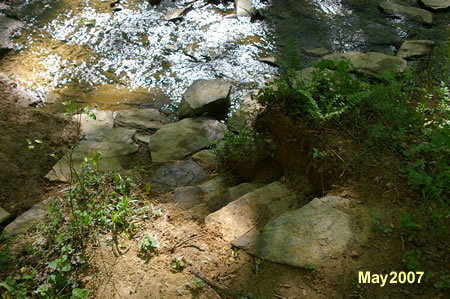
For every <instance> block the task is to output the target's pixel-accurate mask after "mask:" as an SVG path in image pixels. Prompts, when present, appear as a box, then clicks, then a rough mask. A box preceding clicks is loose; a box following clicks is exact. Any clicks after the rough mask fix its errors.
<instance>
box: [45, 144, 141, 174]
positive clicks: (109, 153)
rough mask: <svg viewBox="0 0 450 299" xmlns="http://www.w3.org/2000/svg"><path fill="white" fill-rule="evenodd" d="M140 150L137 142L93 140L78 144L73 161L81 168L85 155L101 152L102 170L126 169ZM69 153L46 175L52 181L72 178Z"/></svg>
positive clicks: (76, 166)
mask: <svg viewBox="0 0 450 299" xmlns="http://www.w3.org/2000/svg"><path fill="white" fill-rule="evenodd" d="M137 151H138V146H137V144H126V143H110V142H93V141H86V142H83V143H80V144H79V145H77V146H76V147H75V148H74V150H73V153H72V163H73V167H74V169H75V170H76V171H79V170H80V166H81V163H83V161H84V158H85V157H90V156H92V154H93V153H96V152H98V153H101V156H100V159H99V160H98V162H97V166H96V167H98V169H100V170H103V171H104V170H120V169H125V168H126V167H127V166H130V164H129V158H130V156H131V155H132V154H134V153H136V152H137ZM69 158H70V154H69V153H67V154H66V155H64V157H63V158H62V159H61V160H59V161H58V162H57V163H56V164H55V165H54V166H53V168H52V170H50V171H49V173H47V175H46V176H45V177H46V178H47V179H49V180H50V181H62V182H68V181H70V179H71V173H70V167H69V166H70V165H69V160H70V159H69Z"/></svg>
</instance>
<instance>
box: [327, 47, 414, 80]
mask: <svg viewBox="0 0 450 299" xmlns="http://www.w3.org/2000/svg"><path fill="white" fill-rule="evenodd" d="M322 59H329V60H334V61H339V60H347V59H348V60H350V63H351V64H352V65H353V68H354V70H355V72H358V73H361V74H367V75H371V76H377V75H382V74H383V73H384V72H385V71H388V70H393V71H396V72H404V71H405V70H406V67H407V66H408V63H407V62H406V60H404V59H403V58H400V57H395V56H390V55H386V54H383V53H377V52H369V53H361V52H346V53H334V54H330V55H325V56H324V57H323V58H322Z"/></svg>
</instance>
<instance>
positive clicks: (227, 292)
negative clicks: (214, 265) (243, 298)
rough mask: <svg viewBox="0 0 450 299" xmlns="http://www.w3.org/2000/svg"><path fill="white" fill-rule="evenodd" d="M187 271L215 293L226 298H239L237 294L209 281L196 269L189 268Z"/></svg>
mask: <svg viewBox="0 0 450 299" xmlns="http://www.w3.org/2000/svg"><path fill="white" fill-rule="evenodd" d="M189 271H190V272H191V273H192V274H194V275H195V276H197V277H198V278H200V279H201V280H203V281H204V282H205V283H207V284H208V285H209V286H210V287H212V288H213V289H215V290H216V291H218V292H222V293H223V294H225V295H227V296H231V297H233V298H239V293H237V292H234V291H232V290H230V289H229V288H227V287H225V286H223V285H221V284H219V283H217V282H215V281H214V280H212V279H209V278H208V277H206V276H205V275H204V274H203V273H202V272H200V271H199V270H198V269H197V268H196V267H191V269H190V270H189Z"/></svg>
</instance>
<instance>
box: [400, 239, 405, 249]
mask: <svg viewBox="0 0 450 299" xmlns="http://www.w3.org/2000/svg"><path fill="white" fill-rule="evenodd" d="M400 239H401V240H402V250H403V251H405V240H404V239H403V236H400Z"/></svg>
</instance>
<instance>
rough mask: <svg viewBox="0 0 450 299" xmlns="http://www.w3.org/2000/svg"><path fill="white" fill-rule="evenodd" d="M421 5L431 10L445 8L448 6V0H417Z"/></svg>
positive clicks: (449, 5) (449, 2)
mask: <svg viewBox="0 0 450 299" xmlns="http://www.w3.org/2000/svg"><path fill="white" fill-rule="evenodd" d="M419 2H420V3H422V5H423V6H425V7H426V8H429V9H432V10H446V9H448V8H449V7H450V1H449V0H419Z"/></svg>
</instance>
